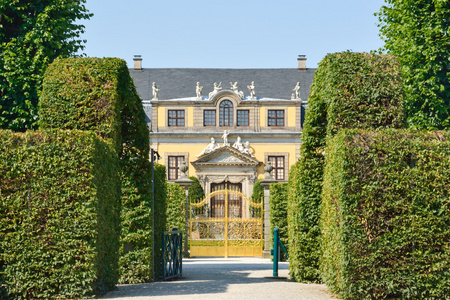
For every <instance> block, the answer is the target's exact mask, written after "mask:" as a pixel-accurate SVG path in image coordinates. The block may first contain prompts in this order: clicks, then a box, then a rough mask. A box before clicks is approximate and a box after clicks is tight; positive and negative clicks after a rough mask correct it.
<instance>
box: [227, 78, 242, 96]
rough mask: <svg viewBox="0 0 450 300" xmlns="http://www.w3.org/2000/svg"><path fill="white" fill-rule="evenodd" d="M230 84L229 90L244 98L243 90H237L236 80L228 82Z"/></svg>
mask: <svg viewBox="0 0 450 300" xmlns="http://www.w3.org/2000/svg"><path fill="white" fill-rule="evenodd" d="M230 85H231V90H232V91H233V92H235V93H236V94H237V95H238V96H239V97H240V98H242V99H243V98H244V92H243V91H239V88H238V82H237V81H236V82H234V83H232V82H230Z"/></svg>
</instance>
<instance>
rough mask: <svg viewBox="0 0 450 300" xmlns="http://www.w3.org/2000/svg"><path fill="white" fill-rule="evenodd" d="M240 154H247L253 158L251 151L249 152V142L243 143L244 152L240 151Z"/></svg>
mask: <svg viewBox="0 0 450 300" xmlns="http://www.w3.org/2000/svg"><path fill="white" fill-rule="evenodd" d="M242 153H245V154H248V155H250V156H251V157H255V156H254V155H253V153H252V151H251V150H250V142H249V141H246V142H245V143H244V150H243V151H242Z"/></svg>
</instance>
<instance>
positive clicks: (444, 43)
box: [377, 0, 450, 129]
mask: <svg viewBox="0 0 450 300" xmlns="http://www.w3.org/2000/svg"><path fill="white" fill-rule="evenodd" d="M386 3H387V5H385V6H383V7H382V8H381V10H380V12H379V13H378V14H377V15H378V17H379V21H380V24H379V27H380V32H381V33H380V35H381V37H382V38H383V39H384V41H385V46H384V49H383V50H388V51H389V52H391V53H392V54H394V55H395V56H397V57H398V59H399V61H400V64H401V65H402V73H403V78H404V87H405V88H404V89H405V110H406V114H407V122H408V125H409V126H410V127H418V128H428V129H450V84H449V76H450V61H449V60H450V2H449V1H448V0H432V1H431V0H386Z"/></svg>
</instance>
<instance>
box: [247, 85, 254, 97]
mask: <svg viewBox="0 0 450 300" xmlns="http://www.w3.org/2000/svg"><path fill="white" fill-rule="evenodd" d="M255 87H256V86H255V82H254V81H252V84H251V85H247V88H248V90H249V91H250V99H256V93H255Z"/></svg>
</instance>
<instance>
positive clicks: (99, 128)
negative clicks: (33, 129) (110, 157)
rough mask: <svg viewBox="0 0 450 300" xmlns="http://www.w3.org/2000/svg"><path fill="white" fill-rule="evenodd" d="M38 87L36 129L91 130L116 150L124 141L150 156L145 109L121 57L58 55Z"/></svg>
mask: <svg viewBox="0 0 450 300" xmlns="http://www.w3.org/2000/svg"><path fill="white" fill-rule="evenodd" d="M42 86H43V90H42V93H41V97H40V99H39V126H40V128H60V129H80V130H91V131H94V132H95V133H97V134H98V135H100V136H101V137H103V138H110V139H112V140H113V143H114V145H115V148H116V149H117V153H119V154H122V148H123V147H124V146H125V147H130V148H134V149H137V150H138V151H137V153H139V154H140V156H141V157H144V158H146V159H148V157H149V145H150V144H149V131H148V127H147V124H146V122H145V113H144V109H143V107H142V101H141V99H140V98H139V95H138V94H137V92H136V88H135V86H134V83H133V79H132V78H131V76H130V73H129V71H128V68H127V65H126V63H125V61H124V60H122V59H118V58H67V59H57V60H55V61H54V62H53V63H52V64H51V65H50V66H49V67H48V69H47V71H46V72H45V75H44V81H43V84H42ZM125 152H126V151H125Z"/></svg>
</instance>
